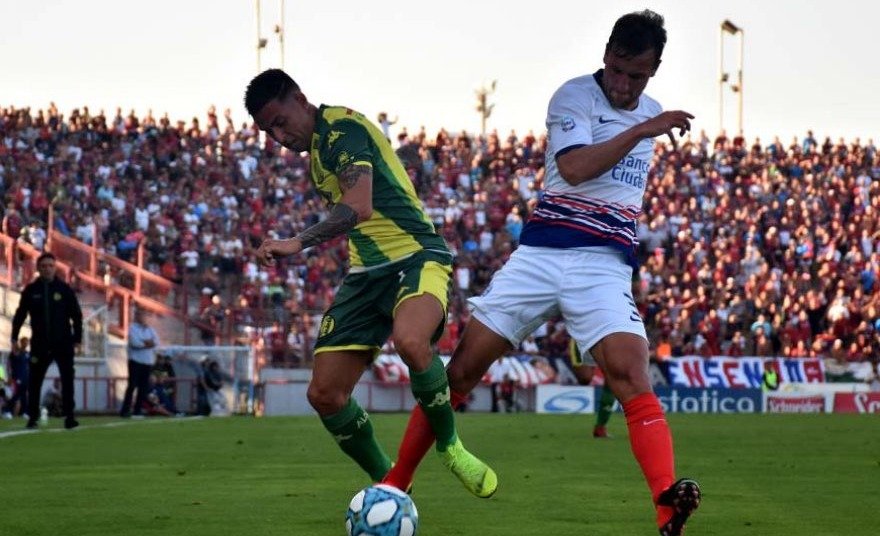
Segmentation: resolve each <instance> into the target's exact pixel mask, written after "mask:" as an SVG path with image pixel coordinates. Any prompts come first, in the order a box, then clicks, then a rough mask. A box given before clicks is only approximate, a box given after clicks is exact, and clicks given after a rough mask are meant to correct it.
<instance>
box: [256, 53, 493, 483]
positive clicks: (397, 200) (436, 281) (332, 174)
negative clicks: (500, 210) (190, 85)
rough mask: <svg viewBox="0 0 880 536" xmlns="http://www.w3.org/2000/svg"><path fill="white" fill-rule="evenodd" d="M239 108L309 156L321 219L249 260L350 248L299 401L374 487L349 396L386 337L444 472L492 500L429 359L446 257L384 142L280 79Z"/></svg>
mask: <svg viewBox="0 0 880 536" xmlns="http://www.w3.org/2000/svg"><path fill="white" fill-rule="evenodd" d="M245 106H246V107H247V109H248V112H249V113H250V114H251V116H253V118H254V120H255V121H256V123H257V125H258V126H259V127H260V129H262V130H263V131H265V132H266V133H267V134H268V135H269V136H270V137H271V138H272V139H273V140H275V141H276V142H278V143H279V144H281V145H282V146H284V147H286V148H287V149H289V150H291V151H297V152H304V151H308V152H309V156H310V161H311V179H312V184H313V186H314V187H315V189H316V190H317V191H318V192H319V193H320V194H321V196H322V197H323V198H324V199H325V200H326V202H327V203H328V205H329V206H330V207H331V209H330V213H329V215H328V217H327V218H326V219H325V220H323V221H321V222H319V223H317V224H315V225H313V226H311V227H309V228H307V229H305V230H304V231H303V232H302V233H300V234H299V235H297V236H295V237H292V238H287V239H284V240H271V239H267V240H265V241H264V242H263V243H262V244H261V245H260V248H259V249H258V250H257V257H258V258H259V260H260V261H262V262H263V263H267V264H271V263H273V262H274V261H275V259H276V258H278V257H282V256H288V255H293V254H296V253H299V252H300V251H302V250H304V249H305V248H308V247H310V246H314V245H317V244H321V243H323V242H325V241H327V240H330V239H331V238H334V237H337V236H339V235H342V234H347V235H348V239H349V242H348V244H349V253H350V258H351V267H350V270H349V273H348V275H347V276H346V277H345V280H344V281H343V283H342V285H341V287H340V288H339V290H338V292H337V294H336V297H335V299H334V300H333V304H332V305H331V306H330V308H329V309H328V310H327V311H326V313H325V314H324V317H323V319H322V321H321V326H320V332H319V336H318V339H317V341H316V343H315V366H314V370H313V373H312V380H311V383H310V384H309V389H308V398H309V402H310V403H311V405H312V407H313V408H315V410H316V411H317V412H318V415H319V416H320V417H321V421H322V422H323V424H324V426H325V428H327V430H328V431H329V432H330V434H331V435H332V436H333V437H334V438H335V439H336V441H337V443H338V444H339V446H340V448H341V449H342V450H343V451H344V452H345V453H346V454H347V455H348V456H350V457H351V458H352V459H354V461H355V462H357V463H358V465H360V466H361V468H363V469H364V470H365V471H366V472H367V473H368V474H369V475H370V477H371V478H372V479H373V480H374V481H380V480H381V479H382V478H383V477H384V476H385V474H386V473H387V472H388V470H389V469H390V467H391V462H390V459H389V458H388V456H387V455H386V454H385V452H384V451H383V450H382V448H381V447H380V446H379V444H378V443H377V442H376V439H375V437H374V435H373V428H372V424H371V423H370V419H369V416H368V415H367V413H366V412H365V411H364V410H363V409H362V408H361V407H360V406H359V405H358V404H357V402H356V401H355V400H354V398H352V397H351V393H352V390H353V389H354V386H355V384H356V383H357V382H358V380H359V379H360V377H361V375H362V374H363V372H364V370H365V369H366V367H367V366H368V365H369V363H370V362H371V361H372V359H373V358H374V357H375V356H376V353H377V352H378V351H379V349H380V348H381V347H382V345H383V344H385V341H386V340H387V339H388V337H389V336H391V337H392V338H393V340H394V345H395V349H396V350H397V352H398V353H399V354H400V356H401V358H402V359H403V360H404V362H405V363H406V364H407V366H408V367H409V369H410V378H411V387H412V392H413V395H414V396H415V399H416V400H417V401H418V403H419V405H420V406H421V408H422V409H423V410H424V412H425V414H426V416H427V417H428V420H429V421H430V424H431V429H432V431H433V432H434V433H435V434H436V435H437V451H438V452H439V454H440V457H441V459H442V461H443V463H444V464H445V465H446V466H447V467H448V468H449V469H450V470H451V471H452V472H453V473H454V474H455V475H456V476H457V477H458V478H459V479H460V480H461V481H462V483H463V484H464V485H465V486H466V487H467V488H468V489H469V490H470V491H471V492H472V493H475V494H477V495H481V496H488V495H491V494H492V493H494V491H495V488H496V486H497V479H496V476H495V473H494V472H493V471H492V470H491V469H490V468H489V467H488V466H487V465H486V464H485V463H483V462H482V461H480V460H479V459H477V458H476V457H475V456H473V455H472V454H470V453H469V452H468V451H467V450H465V448H464V447H463V446H462V444H461V441H460V439H459V438H458V434H457V433H456V430H455V419H454V413H453V410H452V407H451V405H450V393H449V384H448V380H447V377H446V371H445V369H444V367H443V363H442V362H441V361H440V359H439V358H438V357H436V356H434V354H433V352H432V351H431V344H432V343H433V342H434V341H436V340H437V339H438V338H439V336H440V335H441V334H442V332H443V328H444V325H445V320H446V307H447V297H448V292H449V283H450V274H451V271H452V270H451V263H452V258H451V257H452V255H451V254H450V252H449V250H448V248H447V247H446V244H445V242H444V241H443V238H442V237H440V236H439V235H438V234H437V232H436V230H435V229H434V226H433V223H432V222H431V220H430V219H429V218H428V217H427V215H426V214H425V211H424V209H423V208H422V205H421V202H420V201H419V199H418V197H417V196H416V193H415V189H414V188H413V185H412V183H411V181H410V179H409V176H408V175H407V173H406V171H405V170H404V168H403V164H401V162H400V160H399V159H398V158H397V155H396V154H395V153H394V151H393V149H392V148H391V145H390V144H389V142H388V140H387V139H386V138H385V136H384V135H383V134H382V132H381V131H380V130H379V128H378V127H376V125H374V124H373V123H371V122H370V121H368V120H367V119H366V118H365V117H364V116H363V115H362V114H360V113H358V112H355V111H353V110H351V109H349V108H345V107H338V106H324V105H321V106H315V105H313V104H311V103H310V102H309V101H308V99H307V98H306V96H305V95H304V94H303V92H302V91H301V90H300V87H299V86H298V85H297V84H296V82H294V81H293V79H292V78H291V77H290V76H288V75H287V73H285V72H284V71H282V70H280V69H270V70H268V71H264V72H263V73H261V74H259V75H257V76H256V77H255V78H254V79H253V80H252V81H251V82H250V84H249V85H248V88H247V91H246V92H245Z"/></svg>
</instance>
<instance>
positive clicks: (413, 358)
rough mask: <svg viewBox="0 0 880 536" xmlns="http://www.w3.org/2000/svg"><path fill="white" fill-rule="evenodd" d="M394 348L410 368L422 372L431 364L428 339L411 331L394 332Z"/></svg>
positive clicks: (431, 356) (431, 354)
mask: <svg viewBox="0 0 880 536" xmlns="http://www.w3.org/2000/svg"><path fill="white" fill-rule="evenodd" d="M394 349H395V350H397V353H398V354H400V357H401V358H402V359H403V361H404V362H405V363H406V364H407V366H409V367H410V368H411V369H413V370H415V371H416V372H422V371H424V370H425V369H427V368H428V367H429V366H430V365H431V359H432V358H433V353H432V352H431V345H430V344H428V341H426V340H425V339H423V338H422V337H419V336H418V335H415V334H411V333H395V334H394Z"/></svg>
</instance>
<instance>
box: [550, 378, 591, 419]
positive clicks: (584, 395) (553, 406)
mask: <svg viewBox="0 0 880 536" xmlns="http://www.w3.org/2000/svg"><path fill="white" fill-rule="evenodd" d="M535 396H536V400H535V402H536V403H535V411H536V412H537V413H594V412H595V411H596V390H595V389H594V388H593V387H589V386H585V385H553V384H547V385H539V386H537V387H536V393H535Z"/></svg>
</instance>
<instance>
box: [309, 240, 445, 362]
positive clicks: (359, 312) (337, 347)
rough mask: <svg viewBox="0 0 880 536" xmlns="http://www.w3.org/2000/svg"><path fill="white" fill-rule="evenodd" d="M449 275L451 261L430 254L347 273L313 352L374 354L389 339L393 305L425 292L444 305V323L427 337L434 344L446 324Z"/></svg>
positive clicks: (322, 321)
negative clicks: (366, 351) (429, 337)
mask: <svg viewBox="0 0 880 536" xmlns="http://www.w3.org/2000/svg"><path fill="white" fill-rule="evenodd" d="M451 274H452V264H451V262H450V259H449V257H448V256H445V255H442V254H439V253H432V252H428V251H420V252H418V253H415V254H413V255H412V256H411V257H407V258H406V259H403V260H400V261H397V262H394V263H392V264H389V265H388V266H383V267H381V268H373V269H372V270H368V271H365V272H357V273H350V274H348V275H347V276H346V277H345V279H344V280H343V281H342V286H340V287H339V291H338V292H337V293H336V298H335V299H334V300H333V304H332V305H331V306H330V309H328V310H327V312H326V313H324V318H323V319H322V320H321V329H320V331H319V332H318V340H317V341H315V354H316V355H317V354H319V353H322V352H338V351H344V350H372V351H373V353H374V355H375V354H376V353H378V352H379V350H380V349H381V348H382V345H384V344H385V341H387V340H388V337H389V336H390V335H391V330H392V328H393V325H394V313H395V311H396V310H397V307H398V306H399V305H400V304H401V302H403V301H404V300H406V299H407V298H412V297H415V296H421V295H423V294H430V295H431V296H434V297H435V298H437V299H438V300H439V301H440V305H441V306H442V307H443V320H441V322H440V325H438V326H437V331H436V332H435V333H434V336H433V337H432V339H431V342H432V343H434V342H436V341H437V340H438V339H439V338H440V336H441V335H442V334H443V329H444V327H445V325H446V307H447V304H448V300H449V288H450V285H451V279H450V276H451Z"/></svg>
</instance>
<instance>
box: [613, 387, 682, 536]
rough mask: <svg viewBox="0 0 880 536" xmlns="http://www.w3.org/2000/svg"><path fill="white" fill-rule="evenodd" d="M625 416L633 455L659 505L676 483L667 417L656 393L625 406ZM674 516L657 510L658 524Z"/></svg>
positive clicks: (665, 508) (646, 394)
mask: <svg viewBox="0 0 880 536" xmlns="http://www.w3.org/2000/svg"><path fill="white" fill-rule="evenodd" d="M623 412H624V414H625V415H626V425H627V427H628V428H629V442H630V446H631V447H632V451H633V455H634V456H635V458H636V461H638V462H639V466H640V467H641V468H642V473H643V474H644V475H645V480H646V481H647V482H648V487H649V488H651V497H652V498H653V500H654V503H655V504H656V502H657V497H658V496H659V495H660V494H661V493H662V492H663V491H664V490H665V489H666V488H668V487H669V486H670V485H671V484H672V483H673V482H675V456H674V454H673V451H672V434H670V433H669V425H668V424H667V423H666V416H665V415H664V414H663V408H661V407H660V401H659V400H657V397H656V396H655V395H654V393H643V394H640V395H638V396H636V397H635V398H633V399H631V400H630V401H629V402H627V403H625V404H623ZM671 516H672V509H671V508H669V507H657V521H658V524H659V523H665V522H666V521H668V520H669V518H670V517H671Z"/></svg>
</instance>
